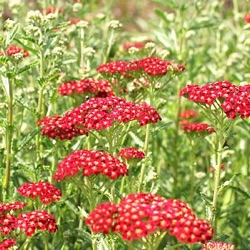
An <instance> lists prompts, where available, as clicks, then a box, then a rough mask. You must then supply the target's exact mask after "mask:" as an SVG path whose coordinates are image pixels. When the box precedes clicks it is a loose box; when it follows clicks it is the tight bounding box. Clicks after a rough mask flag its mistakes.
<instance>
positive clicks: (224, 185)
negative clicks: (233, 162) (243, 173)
mask: <svg viewBox="0 0 250 250" xmlns="http://www.w3.org/2000/svg"><path fill="white" fill-rule="evenodd" d="M239 175H240V173H237V174H234V175H233V177H232V178H231V179H230V180H229V181H225V182H224V183H222V184H221V186H220V188H219V190H218V194H219V193H220V192H221V191H222V190H223V189H224V188H225V187H227V186H229V185H231V184H232V183H233V181H234V179H235V178H236V177H238V176H239Z"/></svg>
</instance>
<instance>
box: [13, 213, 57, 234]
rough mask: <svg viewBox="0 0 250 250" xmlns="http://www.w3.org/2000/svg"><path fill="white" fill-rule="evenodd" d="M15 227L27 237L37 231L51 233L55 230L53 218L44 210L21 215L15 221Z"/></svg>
mask: <svg viewBox="0 0 250 250" xmlns="http://www.w3.org/2000/svg"><path fill="white" fill-rule="evenodd" d="M16 227H17V228H20V229H21V230H23V231H24V232H25V234H26V235H27V236H32V235H33V234H34V233H35V231H36V230H37V229H40V230H46V231H49V232H51V233H54V232H56V230H57V225H56V222H55V218H54V217H53V216H52V215H51V214H49V213H48V212H47V211H45V210H37V211H32V212H29V213H24V214H21V215H20V216H19V217H18V218H17V219H16Z"/></svg>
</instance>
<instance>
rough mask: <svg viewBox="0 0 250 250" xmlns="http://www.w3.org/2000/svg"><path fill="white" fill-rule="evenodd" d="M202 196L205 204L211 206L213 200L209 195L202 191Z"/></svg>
mask: <svg viewBox="0 0 250 250" xmlns="http://www.w3.org/2000/svg"><path fill="white" fill-rule="evenodd" d="M200 195H201V198H202V200H203V201H204V202H205V204H206V205H207V206H209V207H211V206H212V202H211V200H210V199H209V198H208V197H207V195H205V194H204V193H202V192H200Z"/></svg>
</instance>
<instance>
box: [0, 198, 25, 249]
mask: <svg viewBox="0 0 250 250" xmlns="http://www.w3.org/2000/svg"><path fill="white" fill-rule="evenodd" d="M25 206H26V203H24V202H11V203H6V204H3V203H0V234H4V235H8V234H9V233H10V232H11V231H12V230H14V229H15V228H16V226H15V221H16V217H15V215H14V214H9V212H10V211H15V210H21V209H23V208H24V207H25ZM0 249H1V248H0Z"/></svg>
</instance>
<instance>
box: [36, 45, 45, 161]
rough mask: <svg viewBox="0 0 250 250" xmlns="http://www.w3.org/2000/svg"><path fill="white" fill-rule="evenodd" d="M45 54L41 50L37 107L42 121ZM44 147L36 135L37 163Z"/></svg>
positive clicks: (39, 137) (39, 136) (38, 135)
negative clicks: (40, 81)
mask: <svg viewBox="0 0 250 250" xmlns="http://www.w3.org/2000/svg"><path fill="white" fill-rule="evenodd" d="M44 66H45V65H44V54H43V50H42V49H41V51H40V68H39V78H40V80H42V86H40V88H39V95H38V105H37V118H38V120H40V119H41V118H42V117H43V116H44V110H43V106H44V98H43V95H44V93H43V92H44V88H45V83H44V82H43V75H44ZM42 151H43V148H42V145H41V135H40V134H39V133H38V134H37V135H36V155H37V162H40V163H41V158H42V157H41V156H42Z"/></svg>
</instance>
